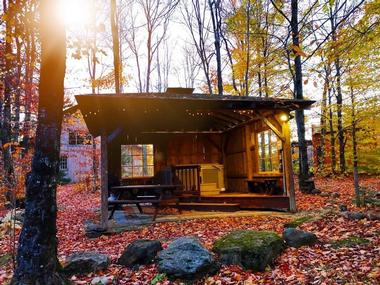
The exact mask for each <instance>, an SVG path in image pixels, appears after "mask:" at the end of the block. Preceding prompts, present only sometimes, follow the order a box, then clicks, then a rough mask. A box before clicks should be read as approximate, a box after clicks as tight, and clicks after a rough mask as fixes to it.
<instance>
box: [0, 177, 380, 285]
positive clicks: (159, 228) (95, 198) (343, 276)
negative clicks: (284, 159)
mask: <svg viewBox="0 0 380 285" xmlns="http://www.w3.org/2000/svg"><path fill="white" fill-rule="evenodd" d="M352 184H353V183H352V179H351V178H317V179H316V185H317V187H318V188H319V189H320V190H321V191H322V192H323V193H339V197H336V195H335V196H334V197H331V195H323V196H321V195H305V194H301V193H297V206H298V209H299V210H300V211H301V212H300V213H298V214H297V215H296V216H294V217H292V216H277V215H276V216H252V217H251V216H249V217H227V218H226V217H224V218H217V219H215V218H213V219H194V220H188V221H181V222H165V223H156V224H153V225H150V226H148V227H144V228H141V229H138V230H134V231H126V232H122V233H118V234H113V235H109V236H102V237H99V238H95V239H89V238H87V237H86V236H85V234H84V227H83V222H84V221H85V220H91V219H96V218H97V212H96V211H97V209H98V207H99V198H100V197H99V193H91V192H89V191H84V190H81V189H80V188H78V187H75V186H64V187H61V188H60V189H59V191H58V209H59V212H58V220H57V224H58V240H59V248H58V250H59V259H60V260H61V261H62V262H63V261H64V260H65V258H66V257H67V256H68V255H69V254H71V253H73V252H76V251H82V250H95V251H98V252H102V253H106V254H108V255H109V256H110V257H111V258H112V260H113V261H115V260H116V259H117V257H118V256H119V255H120V254H121V252H122V250H123V249H124V248H125V247H126V246H127V245H128V244H129V243H130V242H131V241H133V240H135V239H139V238H148V239H149V238H150V239H160V240H161V241H162V243H163V244H164V247H165V246H167V244H168V243H170V241H171V240H172V239H173V238H176V237H179V236H184V235H192V236H197V237H198V238H199V239H200V240H201V241H202V242H203V244H204V245H205V246H206V247H208V248H211V246H212V243H213V242H214V241H215V239H217V238H218V237H220V236H222V235H224V234H226V233H228V232H230V231H232V230H236V229H254V230H272V231H276V232H278V233H279V234H281V233H282V231H283V226H284V224H285V223H289V222H296V223H297V224H298V225H299V226H298V227H299V228H300V229H303V230H308V231H311V232H314V233H315V234H316V235H317V236H318V238H319V240H320V241H321V243H319V244H317V245H314V246H308V247H301V248H299V249H294V248H288V249H286V250H285V251H284V253H283V254H282V255H281V256H280V257H279V258H278V259H277V260H276V262H275V264H274V265H273V266H272V268H268V269H267V271H266V272H263V273H252V272H249V271H244V270H242V269H241V268H239V267H237V266H224V267H222V269H221V270H220V272H219V273H218V274H217V275H215V276H210V277H207V278H206V279H204V280H200V281H198V283H196V284H209V285H211V284H220V285H221V284H226V285H227V284H246V285H249V284H380V221H370V220H367V219H362V220H348V219H346V218H344V217H342V216H341V215H340V213H339V210H338V206H339V205H341V204H345V205H347V206H348V208H349V209H350V210H356V209H355V207H354V206H353V204H352V201H353V187H352ZM361 184H362V186H363V187H366V188H367V189H370V190H373V191H377V192H378V191H380V179H379V177H366V178H363V179H362V181H361ZM10 246H11V242H10V240H9V236H8V235H4V236H3V237H0V257H2V258H0V284H3V283H5V282H7V281H8V280H9V278H10V277H11V275H12V263H11V261H10V260H9V258H8V257H9V255H7V254H8V253H9V252H10ZM95 276H108V277H110V280H113V282H114V284H136V285H137V284H151V282H152V280H156V281H157V283H156V284H177V283H178V282H176V281H174V282H173V281H169V280H166V279H165V278H159V277H160V276H159V275H158V272H157V269H156V266H155V265H149V266H141V267H140V268H139V270H137V271H131V270H128V269H126V268H122V267H120V266H117V265H112V266H111V267H110V268H109V269H108V270H107V271H105V272H98V273H97V274H90V275H85V276H74V277H73V278H72V280H73V281H74V282H75V283H77V284H90V282H91V280H92V279H93V278H94V277H95Z"/></svg>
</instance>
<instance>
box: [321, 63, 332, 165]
mask: <svg viewBox="0 0 380 285" xmlns="http://www.w3.org/2000/svg"><path fill="white" fill-rule="evenodd" d="M324 72H325V82H324V85H323V93H322V102H321V103H322V104H321V120H320V126H321V140H320V146H319V147H320V149H319V151H318V171H319V172H321V171H322V170H323V169H324V163H325V148H326V118H327V96H329V97H330V96H331V95H330V93H331V88H330V81H329V80H330V67H329V66H326V65H325V66H324Z"/></svg>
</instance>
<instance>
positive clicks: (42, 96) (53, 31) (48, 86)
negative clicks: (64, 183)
mask: <svg viewBox="0 0 380 285" xmlns="http://www.w3.org/2000/svg"><path fill="white" fill-rule="evenodd" d="M58 13H59V5H58V1H53V0H41V3H40V20H41V26H40V36H41V69H40V83H39V107H38V126H37V136H36V142H35V153H34V157H33V162H32V170H31V172H30V173H29V174H28V176H27V179H26V200H25V220H24V224H23V228H22V231H21V235H20V239H19V247H18V252H17V267H16V270H15V272H14V277H13V280H12V283H11V284H28V285H29V284H30V285H31V284H66V283H67V282H66V280H65V279H64V278H63V277H62V275H61V274H60V273H59V269H60V268H59V263H58V259H57V237H56V232H57V226H56V218H57V205H56V188H57V175H58V169H59V147H60V144H59V143H60V136H61V123H62V109H63V98H64V85H63V84H64V77H65V60H66V38H65V30H64V26H63V23H62V22H60V21H57V19H58V18H59V17H58Z"/></svg>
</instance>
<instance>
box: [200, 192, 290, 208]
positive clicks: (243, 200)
mask: <svg viewBox="0 0 380 285" xmlns="http://www.w3.org/2000/svg"><path fill="white" fill-rule="evenodd" d="M201 202H204V203H224V202H227V203H236V204H239V206H240V208H241V209H278V210H288V209H289V197H287V196H279V195H278V196H275V195H260V196H259V195H249V194H241V195H239V194H235V195H231V194H226V195H214V196H202V197H201Z"/></svg>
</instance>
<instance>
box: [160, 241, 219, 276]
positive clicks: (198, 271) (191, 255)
mask: <svg viewBox="0 0 380 285" xmlns="http://www.w3.org/2000/svg"><path fill="white" fill-rule="evenodd" d="M157 260H158V271H159V272H160V273H165V274H166V275H167V276H168V277H169V278H174V279H182V280H194V279H198V278H202V277H204V276H205V275H207V274H209V273H210V274H213V273H215V272H216V271H217V265H216V262H215V260H214V258H213V256H212V254H211V253H210V252H209V251H208V250H207V249H205V248H204V247H203V246H202V245H201V243H200V242H199V240H198V239H197V238H194V237H180V238H177V239H175V240H174V241H173V242H172V243H171V244H170V245H169V246H168V248H166V249H164V250H163V251H161V252H160V253H159V254H158V256H157Z"/></svg>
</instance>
